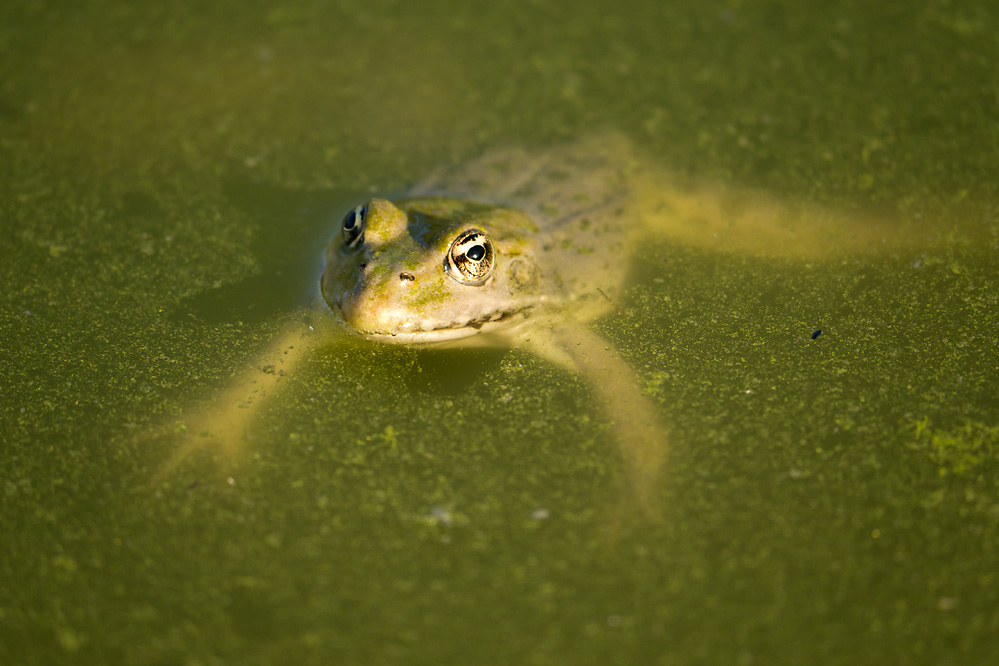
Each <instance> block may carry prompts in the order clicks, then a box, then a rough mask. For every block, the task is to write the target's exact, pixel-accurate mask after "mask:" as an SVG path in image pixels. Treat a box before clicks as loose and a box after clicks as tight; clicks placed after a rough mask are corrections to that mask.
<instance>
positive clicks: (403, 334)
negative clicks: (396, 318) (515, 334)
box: [358, 310, 527, 345]
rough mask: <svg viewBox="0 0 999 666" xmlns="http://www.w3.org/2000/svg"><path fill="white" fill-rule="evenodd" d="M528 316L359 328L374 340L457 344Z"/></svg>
mask: <svg viewBox="0 0 999 666" xmlns="http://www.w3.org/2000/svg"><path fill="white" fill-rule="evenodd" d="M526 318H527V312H526V310H521V311H517V312H512V313H506V314H503V315H501V316H494V317H491V318H489V319H487V320H484V321H482V320H480V321H474V322H469V323H467V324H464V325H461V326H447V327H442V328H434V329H431V330H428V331H423V330H420V331H413V330H410V331H403V330H399V331H364V330H359V331H358V333H360V334H361V335H362V336H364V337H365V338H367V339H368V340H373V341H375V342H382V343H388V344H393V345H435V344H439V343H450V344H456V345H466V344H468V345H476V344H478V340H479V338H480V337H481V338H487V337H488V338H491V337H493V336H491V335H485V334H493V333H497V332H500V331H504V332H505V331H508V330H509V329H512V328H514V327H517V326H519V325H521V324H523V323H524V321H525V320H526Z"/></svg>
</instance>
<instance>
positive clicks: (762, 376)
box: [0, 2, 999, 664]
mask: <svg viewBox="0 0 999 666" xmlns="http://www.w3.org/2000/svg"><path fill="white" fill-rule="evenodd" d="M187 5H190V6H187ZM480 12H482V13H481V14H480ZM0 19H2V20H0V54H2V55H3V58H0V71H2V74H3V76H2V77H0V80H2V81H3V83H2V84H0V154H2V158H0V173H2V174H3V176H4V177H3V178H2V179H0V220H2V224H0V252H2V256H3V257H4V261H3V262H2V264H0V283H2V284H3V290H2V291H0V441H2V442H3V453H2V455H0V484H2V488H0V534H2V535H3V538H2V540H0V662H3V663H18V664H31V663H39V664H41V663H45V664H50V663H123V664H133V663H134V664H146V663H161V664H172V663H189V664H196V663H203V664H213V663H233V662H239V663H247V664H253V663H261V664H262V663H287V662H289V661H294V662H302V663H313V662H315V663H329V662H345V663H372V662H376V663H381V662H388V661H396V662H405V663H451V662H460V663H482V662H491V663H510V662H524V663H539V664H543V663H657V662H658V663H669V664H694V663H733V662H738V663H774V664H781V663H788V664H792V663H822V664H838V663H850V664H854V663H896V662H898V663H910V664H931V663H933V664H938V663H954V664H968V663H987V659H989V658H991V656H992V655H994V654H995V651H996V650H997V649H999V646H997V641H996V636H997V635H999V615H997V611H996V609H997V608H999V598H997V593H996V589H997V588H996V574H995V571H996V570H997V569H999V566H997V565H999V561H997V560H999V557H997V555H999V553H997V548H996V545H995V544H996V543H999V541H997V538H996V537H997V534H996V531H997V520H999V518H997V517H999V488H997V482H996V478H997V476H996V474H995V470H996V460H995V455H996V448H995V446H996V445H995V428H996V426H997V423H999V403H997V402H996V398H995V395H996V390H995V387H996V385H997V375H996V372H997V371H996V367H995V363H994V362H993V360H992V359H994V358H995V356H994V337H995V331H996V330H999V321H997V317H999V314H997V313H999V307H997V301H996V298H997V296H996V294H997V293H999V285H997V280H996V277H995V276H996V275H997V274H999V271H997V268H999V266H997V259H996V238H997V232H996V204H995V202H996V201H997V197H996V194H997V192H996V181H995V178H994V174H995V173H996V172H997V165H996V164H995V160H996V154H995V151H991V150H989V149H988V146H990V145H992V144H993V143H994V138H995V136H994V117H995V108H996V107H995V95H994V91H995V89H996V72H995V68H994V62H996V60H997V57H999V54H997V53H996V43H995V40H994V39H993V38H992V35H994V34H995V32H996V31H995V26H996V17H995V14H994V10H993V9H992V8H991V6H990V5H987V4H986V3H975V2H967V3H951V2H932V3H929V4H928V5H925V6H923V7H921V8H919V9H916V10H914V9H913V8H912V7H911V5H909V4H903V3H896V2H889V3H881V4H879V5H878V6H877V7H874V6H872V5H870V3H859V2H856V3H845V4H844V3H839V4H837V5H835V6H833V5H829V6H826V5H819V6H805V5H802V4H800V3H799V4H793V3H784V2H735V3H730V4H729V5H728V6H726V7H720V6H714V5H706V4H704V3H674V4H671V5H669V6H665V7H659V6H657V5H656V3H627V2H626V3H616V4H615V5H614V7H613V11H610V8H609V7H608V6H606V5H605V4H602V3H584V4H581V5H579V6H578V7H575V8H574V9H573V11H572V14H571V15H569V14H568V13H564V12H562V11H561V10H559V9H557V8H554V7H547V6H542V5H532V4H524V5H522V6H521V5H517V6H512V5H508V4H505V3H496V5H495V6H491V7H489V8H485V9H482V8H477V9H475V10H474V11H473V9H472V8H471V7H469V8H462V7H456V6H455V5H453V3H452V4H437V3H429V4H426V5H425V6H423V7H420V8H419V9H418V10H417V9H416V8H412V9H408V8H406V7H403V6H402V5H399V4H398V3H391V2H381V3H380V2H376V3H368V4H367V5H365V6H364V7H361V6H360V5H355V4H351V3H342V5H339V4H337V3H333V4H332V5H330V6H328V7H320V6H319V5H312V4H310V3H297V2H291V3H284V4H282V5H280V6H279V7H275V8H260V7H256V6H247V5H245V4H241V5H240V6H239V7H234V6H232V5H230V4H229V3H222V4H215V5H212V7H201V6H198V7H194V6H193V4H191V3H181V4H176V5H171V7H170V8H166V7H164V8H153V7H147V8H141V7H126V6H125V5H124V4H120V3H115V2H92V3H87V4H86V7H81V8H78V9H69V8H67V9H61V10H57V9H56V8H54V7H47V6H43V5H38V4H23V5H17V6H14V5H11V6H9V7H5V8H4V9H2V10H0ZM527 44H530V45H531V48H530V49H528V48H526V46H525V45H527ZM456 50H457V52H460V54H461V56H462V57H460V58H456V57H454V55H455V52H456ZM528 51H529V52H528ZM595 126H612V127H616V128H619V129H621V130H623V131H626V132H628V133H629V134H630V135H631V136H632V137H633V138H634V139H635V140H636V141H639V142H642V143H643V145H645V147H646V149H647V150H648V151H649V152H650V153H652V154H654V155H656V156H657V158H659V159H661V161H662V162H663V164H664V165H665V166H668V167H670V168H673V169H677V170H678V171H679V172H681V173H680V176H681V177H685V176H690V175H694V176H713V177H718V178H722V179H723V180H726V181H729V180H731V181H733V182H739V183H743V184H749V185H755V186H760V187H764V188H766V189H767V190H769V191H773V192H775V193H778V194H784V195H788V196H791V195H803V196H806V197H808V198H810V199H812V200H817V201H821V202H824V203H829V204H834V205H841V206H844V207H846V208H848V209H849V208H852V209H861V208H864V207H867V206H870V205H885V206H891V207H897V208H899V209H901V210H902V212H903V214H904V215H913V216H915V215H919V216H922V217H924V218H927V219H935V220H939V221H940V222H939V228H940V231H939V235H938V238H937V239H936V240H935V241H934V242H933V243H931V244H930V245H929V246H928V247H927V248H926V249H925V250H923V251H916V252H913V253H912V254H911V255H902V254H900V255H897V256H885V257H880V258H876V259H871V258H845V259H843V260H840V261H836V262H829V263H821V262H813V263H810V264H808V263H804V262H793V261H778V260H764V259H759V258H754V257H747V256H738V255H712V254H710V253H706V252H704V251H697V250H692V249H690V248H685V247H676V246H672V245H669V244H665V243H659V244H650V245H649V246H647V247H645V248H643V252H642V253H641V254H640V255H639V256H637V257H636V258H635V264H634V268H633V278H632V282H631V287H630V288H629V289H628V291H627V293H626V294H625V296H624V297H623V298H622V299H621V301H620V302H619V303H618V308H617V309H615V311H614V312H613V313H612V314H611V315H609V316H608V317H607V318H605V319H604V320H602V321H601V322H599V323H598V324H597V328H598V329H599V331H600V333H601V334H602V335H604V336H605V337H606V338H607V339H608V340H609V341H611V342H612V343H613V344H614V345H615V346H616V347H617V348H618V349H620V350H621V351H622V354H624V356H625V357H626V358H627V359H628V360H629V362H630V363H631V364H632V365H633V367H635V368H636V371H637V372H638V374H639V375H640V377H642V379H643V380H644V382H645V383H646V384H647V387H648V394H649V395H650V396H651V397H652V398H653V399H654V400H655V401H656V403H657V405H658V409H659V410H660V413H661V414H662V416H663V418H664V419H666V420H667V421H668V422H669V423H670V427H671V441H672V442H673V448H674V451H673V455H672V458H671V463H670V465H671V468H670V476H669V485H668V487H667V488H665V489H664V507H663V512H662V518H661V520H660V522H658V523H654V524H650V523H648V522H645V521H644V520H642V519H641V518H640V517H638V516H636V515H631V514H629V512H628V505H627V503H626V502H622V500H621V498H622V497H623V496H626V494H627V488H626V486H625V476H624V473H623V469H622V465H621V462H620V461H619V460H618V459H617V458H616V456H615V454H614V451H613V448H612V447H611V446H610V435H609V426H608V424H607V423H605V422H603V421H602V420H601V419H600V418H599V417H598V416H597V414H598V413H599V412H598V410H597V409H596V405H594V403H593V400H594V397H593V394H592V392H591V391H590V389H589V387H587V386H586V385H585V384H584V383H583V382H582V381H581V380H580V379H579V378H576V377H573V376H571V375H569V374H567V373H565V372H563V371H561V370H560V369H558V368H556V367H553V366H552V365H550V364H548V363H546V362H544V361H542V360H539V359H536V358H533V357H531V356H529V355H527V354H526V353H524V352H521V351H519V350H515V351H512V352H509V353H500V352H495V351H487V350H468V351H465V352H445V351H440V352H434V351H429V352H427V351H424V352H420V351H415V350H410V349H387V348H382V347H377V346H374V345H369V344H365V343H362V342H360V341H356V340H350V339H347V340H344V341H342V342H340V343H338V344H337V345H334V346H331V347H330V348H329V349H326V350H323V351H322V352H321V353H319V354H316V355H315V356H314V357H313V358H311V359H310V360H309V362H308V363H307V365H306V366H304V367H303V368H302V369H301V370H300V371H298V372H296V373H295V374H294V376H293V377H291V379H292V381H291V382H289V383H288V385H287V387H286V388H285V390H284V391H283V393H282V394H281V395H280V396H279V397H278V399H277V400H276V401H275V402H273V403H272V404H270V405H269V406H268V407H267V409H266V410H265V412H264V414H263V415H262V416H261V418H260V420H259V423H258V426H257V428H256V429H255V431H254V436H253V441H252V442H251V445H250V447H249V448H248V451H247V454H246V455H245V456H244V458H242V459H239V460H231V459H226V458H225V457H222V456H212V455H210V454H204V455H202V456H196V457H194V458H193V459H191V460H190V461H188V462H187V463H186V464H185V465H184V466H183V467H182V468H181V469H179V470H178V471H177V473H176V475H175V476H174V477H172V478H170V479H168V480H166V481H165V482H164V483H162V484H158V485H151V483H150V481H151V479H152V478H153V477H154V475H155V472H156V470H157V468H158V467H159V465H160V464H162V462H163V461H164V460H165V459H167V458H168V456H169V454H170V452H171V451H172V446H173V442H172V440H171V439H170V437H165V438H161V439H154V440H146V439H143V438H141V437H138V436H137V435H138V434H140V433H143V432H145V431H147V430H148V429H149V428H151V427H154V426H156V425H158V424H161V423H164V422H166V423H168V424H172V423H174V422H175V420H176V419H177V418H178V416H179V415H180V414H182V413H183V411H184V409H185V408H187V407H189V406H191V405H193V404H195V403H197V402H198V401H200V400H204V399H208V398H210V396H211V395H212V393H213V392H214V391H217V390H218V389H219V388H220V387H222V386H224V385H225V383H226V382H227V381H228V380H229V379H230V377H231V375H232V374H233V372H234V371H235V369H236V368H237V367H238V366H239V364H240V363H241V362H243V361H244V360H245V359H246V357H247V355H248V354H249V353H250V352H251V351H252V349H254V348H258V347H261V346H263V345H265V344H266V343H267V341H268V340H269V339H271V338H272V337H273V335H274V334H275V333H276V332H277V331H278V330H279V329H280V328H281V323H282V321H281V320H282V317H283V316H285V313H287V312H291V311H293V310H295V309H296V308H297V307H299V306H300V305H301V304H302V302H305V301H307V300H308V296H307V293H308V289H309V288H310V287H309V285H303V287H302V289H303V292H302V293H303V296H302V298H301V300H296V301H295V302H293V303H289V304H288V305H287V306H286V307H282V306H278V307H273V306H268V307H270V308H271V309H270V310H268V311H267V312H265V313H264V314H262V315H260V314H258V313H255V312H252V311H249V310H247V311H240V310H238V309H237V310H234V311H232V312H227V313H225V316H224V317H221V318H220V320H219V321H208V320H207V317H208V313H207V312H204V311H203V310H198V311H195V312H193V314H192V315H191V316H187V313H186V312H185V310H184V305H183V304H184V303H185V299H188V298H192V297H196V296H197V295H199V294H204V293H208V292H211V291H212V290H214V289H222V288H225V287H226V286H227V285H239V284H243V286H244V288H245V290H246V291H247V293H246V296H247V298H246V299H245V301H246V303H249V304H252V302H253V301H254V298H253V297H254V294H255V292H254V291H253V289H252V288H251V287H250V286H248V283H243V282H242V281H243V280H245V279H247V278H252V276H254V275H260V274H263V273H264V272H266V271H267V270H268V266H270V265H271V264H268V262H267V260H266V252H267V251H268V249H267V244H266V243H265V244H264V247H263V248H262V247H261V246H260V245H259V244H258V243H257V240H258V239H260V238H262V237H267V238H274V237H280V236H281V233H280V230H281V229H289V228H290V227H289V225H292V224H294V223H296V222H297V221H304V223H306V226H310V225H311V226H318V225H319V224H320V223H321V222H322V220H323V219H326V218H328V219H329V220H330V223H331V224H336V222H337V221H338V220H340V219H341V218H342V215H343V211H344V210H346V208H344V206H349V205H352V204H353V203H354V201H355V200H360V199H363V198H366V197H368V196H370V194H371V188H372V187H374V188H376V190H377V191H378V192H379V193H382V194H385V195H388V194H391V193H393V192H398V191H401V190H402V189H404V187H405V186H406V184H408V183H410V182H413V181H415V180H418V179H420V178H422V177H424V176H425V175H426V169H427V168H429V166H433V165H437V164H442V163H457V162H461V161H463V160H464V159H467V158H468V157H471V156H473V155H475V154H477V153H478V152H480V151H481V150H482V149H483V148H484V147H491V146H502V145H506V144H508V143H511V142H515V141H516V142H520V143H523V142H532V141H542V140H551V139H557V138H560V137H566V136H575V135H579V134H582V133H583V132H584V131H587V130H589V129H591V128H593V127H595ZM235 178H238V179H240V180H239V182H240V183H242V185H241V186H239V187H227V185H226V183H227V182H232V180H231V179H235ZM254 189H257V190H258V191H259V192H260V193H262V194H261V195H260V196H259V197H257V198H254V197H253V196H251V194H252V191H253V190H254ZM334 190H336V192H337V194H336V195H333V194H331V192H333V191H334ZM349 193H354V194H355V195H356V196H353V197H351V196H348V194H349ZM306 208H308V209H309V210H308V211H307V212H305V211H304V209H306ZM275 229H276V230H278V232H279V233H277V234H276V235H275V234H273V233H272V234H271V235H270V236H267V235H266V233H265V232H266V231H268V230H270V231H273V230H275ZM292 250H296V251H300V252H302V253H303V256H302V257H301V258H300V261H301V262H303V263H307V262H309V261H316V262H317V264H318V259H319V257H320V256H321V252H322V235H321V234H320V237H319V238H316V239H313V240H311V241H308V242H306V241H305V240H298V241H295V244H293V246H292V247H291V248H288V247H282V248H278V247H277V246H276V245H274V244H273V243H271V244H270V250H269V251H270V252H274V253H281V252H289V251H292ZM277 279H281V278H277ZM295 279H298V278H294V279H292V280H291V285H290V286H291V291H292V292H294V290H295V289H296V288H297V286H296V284H295V283H294V280H295ZM247 307H249V306H247ZM177 311H180V312H181V313H182V315H183V316H179V317H171V313H173V312H177ZM819 328H821V329H822V330H823V333H822V335H821V336H820V337H819V338H817V339H815V340H812V339H810V335H811V333H812V331H814V330H816V329H819Z"/></svg>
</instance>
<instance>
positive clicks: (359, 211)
mask: <svg viewBox="0 0 999 666" xmlns="http://www.w3.org/2000/svg"><path fill="white" fill-rule="evenodd" d="M367 213H368V207H367V206H358V207H357V208H355V209H354V210H352V211H350V212H349V213H347V216H346V217H345V218H343V228H342V229H341V233H342V234H343V244H344V245H345V246H347V247H354V246H355V245H357V244H358V243H359V242H360V240H361V238H362V237H363V236H364V218H365V216H366V215H367Z"/></svg>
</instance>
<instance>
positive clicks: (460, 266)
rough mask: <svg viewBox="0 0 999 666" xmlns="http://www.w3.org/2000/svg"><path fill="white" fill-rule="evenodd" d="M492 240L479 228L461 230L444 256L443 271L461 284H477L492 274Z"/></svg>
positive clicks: (493, 255)
mask: <svg viewBox="0 0 999 666" xmlns="http://www.w3.org/2000/svg"><path fill="white" fill-rule="evenodd" d="M494 257H495V254H494V252H493V242H492V241H491V240H489V236H487V235H486V232H484V231H480V230H479V229H469V230H467V231H463V232H462V233H461V234H459V235H458V237H457V238H455V239H454V241H453V242H452V243H451V247H449V248H448V249H447V256H446V257H445V258H444V272H445V273H447V274H448V275H450V276H451V277H452V278H454V279H455V280H457V281H458V282H460V283H462V284H467V285H471V286H478V285H480V284H483V283H484V282H485V281H486V280H488V279H489V276H490V275H492V274H493V266H494V265H495V260H494Z"/></svg>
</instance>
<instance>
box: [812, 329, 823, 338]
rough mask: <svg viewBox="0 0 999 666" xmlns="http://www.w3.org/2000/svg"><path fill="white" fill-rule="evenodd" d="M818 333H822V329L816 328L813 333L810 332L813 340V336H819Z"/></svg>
mask: <svg viewBox="0 0 999 666" xmlns="http://www.w3.org/2000/svg"><path fill="white" fill-rule="evenodd" d="M820 335H822V329H821V328H820V329H818V330H816V331H815V332H814V333H812V340H814V339H815V338H817V337H819V336H820Z"/></svg>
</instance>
